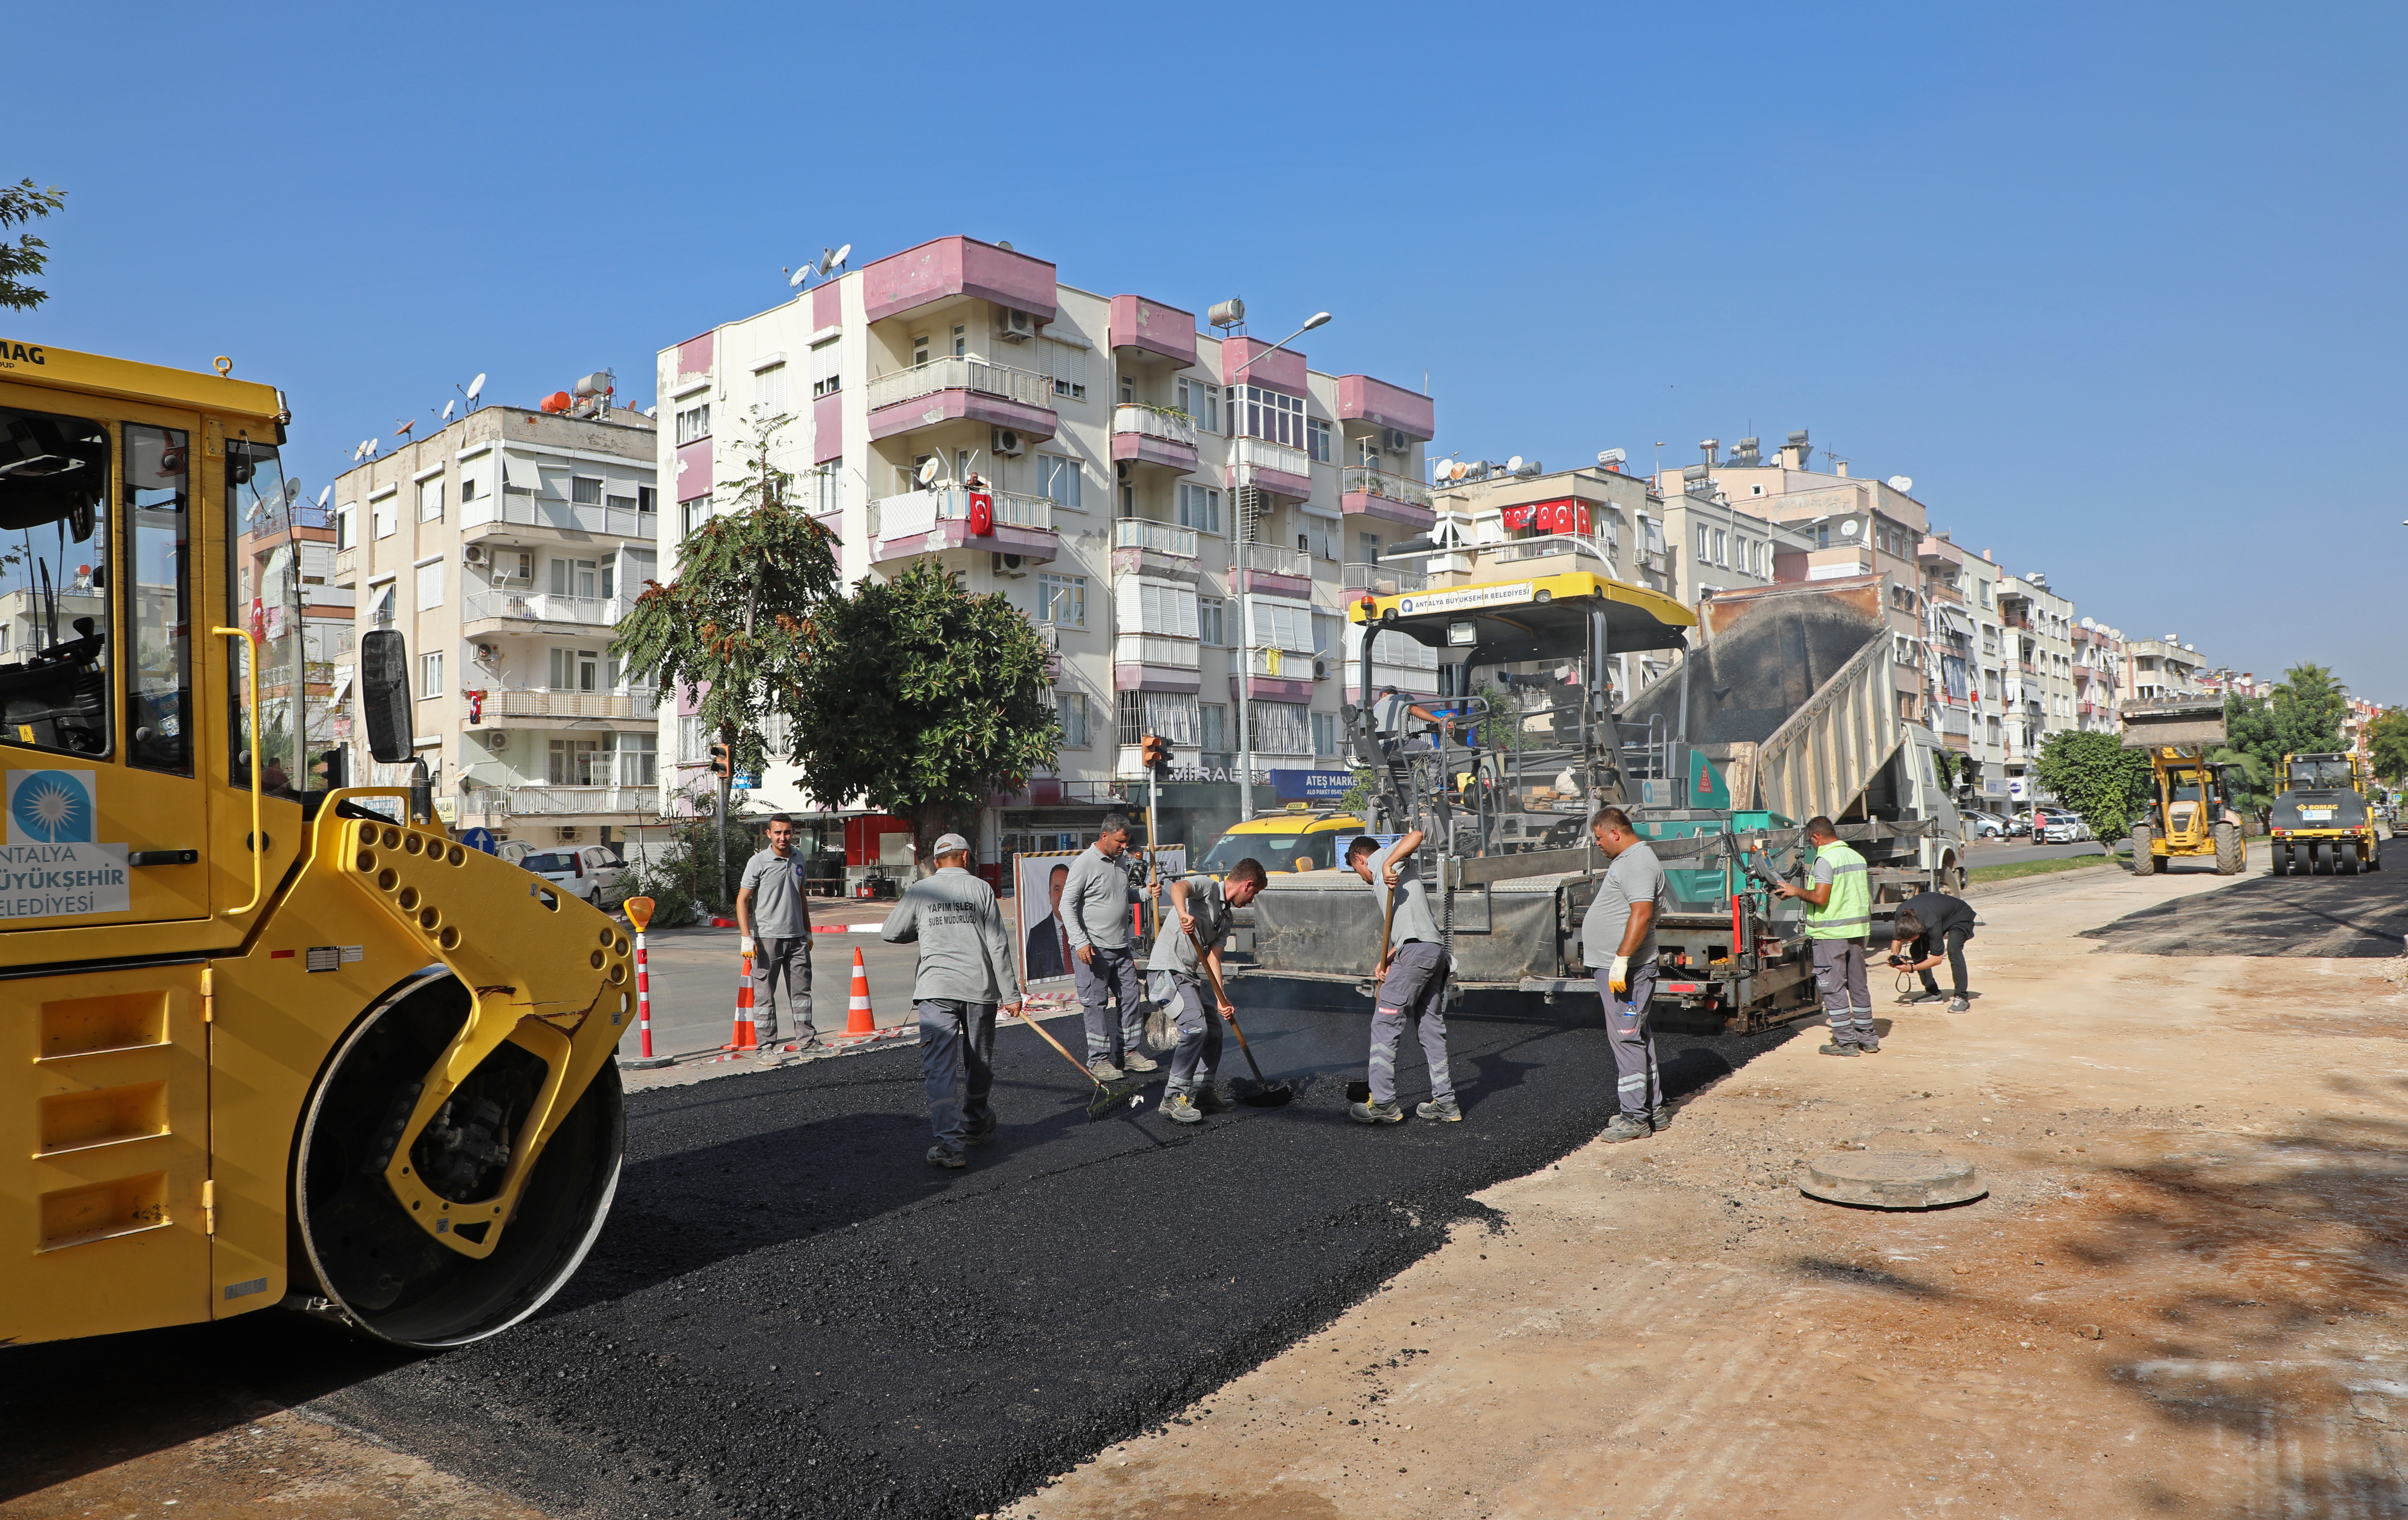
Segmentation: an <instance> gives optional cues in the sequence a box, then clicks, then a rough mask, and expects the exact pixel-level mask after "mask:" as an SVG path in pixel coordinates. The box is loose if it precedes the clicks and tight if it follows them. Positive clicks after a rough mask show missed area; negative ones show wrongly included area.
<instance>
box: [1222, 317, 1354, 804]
mask: <svg viewBox="0 0 2408 1520" xmlns="http://www.w3.org/2000/svg"><path fill="white" fill-rule="evenodd" d="M1328 320H1329V313H1328V312H1326V311H1316V312H1314V313H1313V314H1312V319H1311V320H1310V321H1308V322H1307V323H1305V324H1304V325H1303V326H1301V327H1299V328H1297V330H1296V331H1295V332H1292V333H1290V334H1288V335H1287V336H1286V337H1283V338H1281V339H1280V340H1279V341H1278V342H1276V343H1274V344H1272V345H1271V346H1270V347H1269V348H1267V349H1265V350H1264V351H1262V352H1260V353H1257V354H1255V355H1254V358H1253V359H1249V360H1247V361H1246V362H1245V363H1244V364H1241V365H1240V366H1238V367H1237V368H1235V369H1233V370H1231V371H1229V376H1228V379H1227V380H1224V381H1223V382H1222V383H1223V384H1225V385H1227V386H1228V387H1229V390H1230V406H1231V409H1232V410H1231V413H1230V417H1229V437H1232V438H1235V437H1238V436H1239V435H1238V415H1239V414H1238V412H1237V411H1236V410H1235V408H1236V407H1237V404H1238V403H1237V385H1238V377H1239V376H1240V375H1242V374H1244V373H1245V372H1246V371H1247V370H1249V369H1252V368H1253V367H1254V363H1255V361H1256V360H1260V359H1267V358H1269V356H1270V355H1272V354H1274V353H1276V352H1278V351H1280V350H1282V349H1283V348H1285V347H1287V346H1288V345H1289V344H1290V343H1293V342H1295V341H1296V340H1297V338H1299V337H1303V336H1304V335H1305V334H1307V333H1309V332H1311V331H1312V330H1313V329H1314V328H1316V327H1318V326H1320V325H1321V324H1322V323H1326V322H1327V321H1328ZM1249 467H1251V466H1249ZM1306 467H1307V468H1311V467H1312V466H1311V461H1309V460H1308V461H1307V462H1306ZM1229 479H1230V484H1231V485H1232V486H1233V487H1234V486H1235V485H1236V483H1237V471H1236V470H1234V469H1233V470H1231V471H1230V472H1229ZM1237 495H1238V494H1237V492H1236V491H1235V490H1234V489H1233V490H1231V491H1230V493H1229V514H1230V516H1231V518H1232V519H1234V518H1235V517H1236V516H1237V510H1238V501H1237ZM1230 525H1231V526H1232V527H1235V526H1236V525H1237V524H1236V523H1235V522H1234V521H1233V522H1232V523H1230ZM1246 541H1247V540H1245V539H1243V538H1240V539H1239V540H1238V542H1239V545H1240V558H1242V556H1243V552H1244V549H1243V546H1244V544H1245V543H1246ZM1243 573H1244V566H1242V565H1241V566H1240V576H1241V577H1242V576H1243ZM1253 699H1254V591H1253V589H1252V587H1251V586H1249V585H1248V584H1247V583H1246V582H1245V581H1244V580H1243V579H1240V581H1239V593H1238V822H1240V823H1241V824H1242V823H1244V822H1246V821H1247V820H1248V819H1250V818H1252V817H1254V724H1253V723H1252V722H1251V721H1250V720H1249V718H1248V715H1247V712H1246V708H1247V706H1248V704H1249V703H1251V702H1252V701H1253Z"/></svg>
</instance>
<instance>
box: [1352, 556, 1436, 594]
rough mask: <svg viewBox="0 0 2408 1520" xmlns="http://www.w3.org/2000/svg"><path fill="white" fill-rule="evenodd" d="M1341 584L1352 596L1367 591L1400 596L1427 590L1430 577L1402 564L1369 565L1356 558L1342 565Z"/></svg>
mask: <svg viewBox="0 0 2408 1520" xmlns="http://www.w3.org/2000/svg"><path fill="white" fill-rule="evenodd" d="M1339 584H1340V585H1341V586H1343V587H1345V588H1346V594H1347V595H1350V596H1357V595H1362V594H1363V593H1365V592H1369V593H1370V594H1371V595H1374V596H1399V595H1404V594H1405V593H1406V592H1409V591H1427V590H1428V589H1429V577H1428V576H1426V575H1424V574H1423V573H1422V572H1421V571H1419V570H1408V569H1405V568H1404V567H1402V566H1396V565H1367V564H1365V563H1363V562H1362V561H1360V560H1356V561H1354V562H1352V563H1350V564H1348V565H1346V566H1343V567H1342V569H1341V571H1340V577H1339Z"/></svg>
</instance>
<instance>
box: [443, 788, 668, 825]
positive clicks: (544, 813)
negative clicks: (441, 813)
mask: <svg viewBox="0 0 2408 1520" xmlns="http://www.w3.org/2000/svg"><path fill="white" fill-rule="evenodd" d="M464 784H465V783H464ZM460 810H461V811H462V812H464V813H469V814H475V815H478V816H481V817H485V818H526V819H535V818H591V817H594V816H595V815H596V814H605V813H630V814H635V815H638V816H640V817H645V818H653V817H658V816H659V814H660V810H661V794H660V791H659V789H658V788H656V787H651V786H480V787H478V788H477V789H476V790H475V791H473V792H469V793H467V794H466V795H465V796H463V797H462V798H461V801H460Z"/></svg>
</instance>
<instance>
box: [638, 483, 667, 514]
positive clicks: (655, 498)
mask: <svg viewBox="0 0 2408 1520" xmlns="http://www.w3.org/2000/svg"><path fill="white" fill-rule="evenodd" d="M660 509H661V495H660V493H659V492H657V491H655V490H653V489H652V487H651V486H648V485H639V486H638V487H636V510H638V512H657V511H659V510H660Z"/></svg>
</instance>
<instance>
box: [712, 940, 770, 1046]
mask: <svg viewBox="0 0 2408 1520" xmlns="http://www.w3.org/2000/svg"><path fill="white" fill-rule="evenodd" d="M721 1048H722V1049H724V1050H731V1051H750V1050H758V1049H760V1048H761V1040H760V1036H759V1035H758V1034H757V1033H755V1032H754V1029H753V956H752V954H750V953H749V952H748V953H747V954H745V957H744V975H743V980H741V981H739V982H737V983H736V1032H735V1034H734V1035H732V1036H731V1037H729V1039H728V1041H727V1043H726V1044H725V1045H724V1046H722V1047H721Z"/></svg>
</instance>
